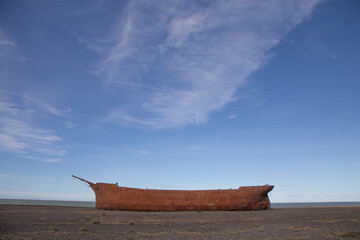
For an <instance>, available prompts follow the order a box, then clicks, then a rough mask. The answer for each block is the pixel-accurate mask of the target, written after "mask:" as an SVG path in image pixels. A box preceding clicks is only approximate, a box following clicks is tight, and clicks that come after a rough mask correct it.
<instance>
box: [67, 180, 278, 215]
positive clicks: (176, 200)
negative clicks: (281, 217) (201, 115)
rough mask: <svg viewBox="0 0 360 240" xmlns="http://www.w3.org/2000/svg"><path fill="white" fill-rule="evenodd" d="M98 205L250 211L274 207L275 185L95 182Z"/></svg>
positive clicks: (136, 209)
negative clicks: (175, 186)
mask: <svg viewBox="0 0 360 240" xmlns="http://www.w3.org/2000/svg"><path fill="white" fill-rule="evenodd" d="M73 177H75V178H77V179H80V180H81V181H84V182H86V183H88V184H89V185H90V187H91V188H92V189H93V190H94V192H95V196H96V202H95V207H96V208H97V209H108V210H130V211H227V210H233V211H234V210H237V211H249V210H264V209H269V208H270V200H269V197H268V193H269V192H270V191H271V190H272V189H273V188H274V186H272V185H264V186H248V187H239V189H228V190H226V189H219V190H155V189H154V190H152V189H140V188H128V187H121V186H118V184H117V183H116V184H110V183H96V184H94V183H92V182H89V181H87V180H84V179H82V178H79V177H76V176H74V175H73Z"/></svg>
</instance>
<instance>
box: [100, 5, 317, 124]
mask: <svg viewBox="0 0 360 240" xmlns="http://www.w3.org/2000/svg"><path fill="white" fill-rule="evenodd" d="M318 2H319V0H308V1H295V2H294V1H282V0H274V1H264V2H259V1H212V2H207V3H206V4H199V3H195V2H193V1H131V2H130V4H129V5H128V7H127V8H126V10H125V12H124V17H123V18H122V19H121V20H120V21H119V22H118V23H117V25H116V27H115V28H114V29H113V40H114V43H113V46H112V47H111V48H108V51H107V53H106V56H105V57H104V59H103V61H102V63H101V67H100V73H101V74H102V75H103V77H104V79H105V82H107V83H108V84H111V85H113V86H115V87H116V89H117V91H119V92H121V91H123V93H124V94H126V96H127V98H128V101H127V102H130V104H129V105H127V106H125V105H121V104H119V107H118V108H115V109H113V110H112V111H111V112H110V113H109V115H108V117H107V118H106V120H109V121H115V122H118V123H120V124H122V125H125V126H150V127H153V128H169V127H179V126H184V125H187V124H200V123H204V122H206V121H207V120H208V119H209V115H210V114H211V113H212V112H213V111H216V110H219V109H221V108H223V107H224V106H225V105H226V104H227V103H229V102H231V101H235V100H236V91H237V89H238V88H239V86H241V85H242V84H244V83H245V82H246V78H247V77H248V76H249V75H250V74H251V73H252V72H254V71H256V70H257V69H259V67H260V66H262V65H263V64H264V63H266V61H267V60H268V58H269V55H271V54H270V52H269V51H270V49H271V48H272V47H273V46H274V45H276V44H277V43H279V41H281V39H282V38H283V37H284V36H285V35H286V34H287V33H288V32H289V31H290V30H291V29H293V28H294V27H295V26H296V25H298V24H299V23H301V22H302V21H304V20H305V19H306V18H307V17H309V16H310V14H311V12H312V10H313V8H314V7H315V5H316V4H317V3H318Z"/></svg>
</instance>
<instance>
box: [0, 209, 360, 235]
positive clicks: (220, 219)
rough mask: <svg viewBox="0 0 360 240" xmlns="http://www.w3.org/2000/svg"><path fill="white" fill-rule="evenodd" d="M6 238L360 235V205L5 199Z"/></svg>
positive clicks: (1, 230)
mask: <svg viewBox="0 0 360 240" xmlns="http://www.w3.org/2000/svg"><path fill="white" fill-rule="evenodd" d="M0 238H1V239H24V238H26V239H50V238H51V239H130V238H131V239H149V238H150V239H208V238H212V239H299V238H302V239H339V238H341V239H343V238H346V239H347V238H350V239H351V238H352V239H359V238H360V206H345V207H302V208H300V207H296V208H275V209H272V210H261V211H188V212H183V211H172V212H139V211H137V212H135V211H110V210H98V209H95V208H93V207H72V206H40V205H5V204H0Z"/></svg>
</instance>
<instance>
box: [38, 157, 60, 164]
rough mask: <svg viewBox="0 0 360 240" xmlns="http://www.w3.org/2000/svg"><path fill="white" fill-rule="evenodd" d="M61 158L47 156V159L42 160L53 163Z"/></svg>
mask: <svg viewBox="0 0 360 240" xmlns="http://www.w3.org/2000/svg"><path fill="white" fill-rule="evenodd" d="M61 161H62V159H61V158H49V159H43V160H42V162H47V163H55V162H61Z"/></svg>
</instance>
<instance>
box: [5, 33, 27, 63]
mask: <svg viewBox="0 0 360 240" xmlns="http://www.w3.org/2000/svg"><path fill="white" fill-rule="evenodd" d="M2 60H15V61H24V60H26V58H25V57H24V56H22V55H21V54H19V53H18V51H17V50H16V44H15V41H12V40H10V39H9V38H8V37H7V36H6V35H5V33H4V32H3V31H2V30H1V29H0V61H2Z"/></svg>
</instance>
